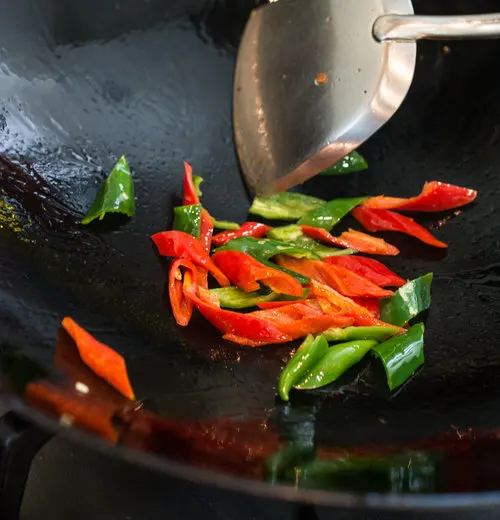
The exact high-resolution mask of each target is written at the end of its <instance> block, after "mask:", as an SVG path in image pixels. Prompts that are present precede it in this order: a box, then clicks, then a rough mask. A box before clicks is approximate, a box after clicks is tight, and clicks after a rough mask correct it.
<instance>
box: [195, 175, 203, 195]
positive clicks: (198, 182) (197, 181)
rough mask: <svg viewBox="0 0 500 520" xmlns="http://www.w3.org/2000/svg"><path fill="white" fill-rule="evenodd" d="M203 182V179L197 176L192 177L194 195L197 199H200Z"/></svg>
mask: <svg viewBox="0 0 500 520" xmlns="http://www.w3.org/2000/svg"><path fill="white" fill-rule="evenodd" d="M202 182H203V177H200V176H199V175H193V186H194V192H195V193H196V195H197V197H201V196H202V193H201V183H202Z"/></svg>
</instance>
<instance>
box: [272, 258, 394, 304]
mask: <svg viewBox="0 0 500 520" xmlns="http://www.w3.org/2000/svg"><path fill="white" fill-rule="evenodd" d="M276 262H277V263H278V265H280V266H281V267H284V268H286V269H290V270H292V271H295V272H297V273H300V274H302V275H304V276H307V277H308V278H310V279H311V280H316V281H318V282H320V283H324V284H325V285H328V286H330V287H332V288H333V289H335V290H336V291H338V292H339V293H341V294H343V295H344V296H350V297H362V298H363V297H364V298H384V297H386V296H390V295H392V294H393V293H392V291H387V290H386V289H382V288H381V287H379V286H378V285H375V284H374V283H372V282H370V281H369V280H367V279H366V278H363V277H362V276H359V275H358V274H356V273H355V272H353V271H350V270H349V269H346V268H344V267H341V266H337V265H331V264H327V263H325V262H320V261H316V260H308V259H304V258H300V259H299V258H290V257H287V256H282V255H280V256H278V257H276Z"/></svg>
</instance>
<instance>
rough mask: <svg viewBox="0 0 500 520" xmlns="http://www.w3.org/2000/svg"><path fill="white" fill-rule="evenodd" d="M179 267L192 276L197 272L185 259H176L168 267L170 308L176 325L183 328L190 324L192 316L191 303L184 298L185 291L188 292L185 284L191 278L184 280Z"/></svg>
mask: <svg viewBox="0 0 500 520" xmlns="http://www.w3.org/2000/svg"><path fill="white" fill-rule="evenodd" d="M181 267H184V268H185V269H190V270H191V272H192V273H193V275H194V274H195V273H196V272H197V270H196V267H195V266H194V264H193V263H192V262H191V261H189V260H187V259H185V258H176V259H175V260H174V261H173V262H172V265H171V266H170V272H169V277H168V292H169V298H170V306H171V307H172V312H173V314H174V318H175V321H176V322H177V324H178V325H181V326H182V327H185V326H186V325H188V323H189V322H190V320H191V316H192V314H193V303H192V302H191V300H190V299H189V298H186V296H185V291H186V290H189V287H187V284H188V283H189V281H190V280H192V278H189V277H185V278H184V277H183V273H182V271H181ZM183 282H184V283H183Z"/></svg>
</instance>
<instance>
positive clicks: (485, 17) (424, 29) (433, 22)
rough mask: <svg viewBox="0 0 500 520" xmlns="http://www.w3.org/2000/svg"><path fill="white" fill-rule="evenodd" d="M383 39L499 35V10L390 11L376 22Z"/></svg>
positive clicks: (375, 29)
mask: <svg viewBox="0 0 500 520" xmlns="http://www.w3.org/2000/svg"><path fill="white" fill-rule="evenodd" d="M373 35H374V37H375V39H376V40H378V41H380V42H389V41H400V42H408V41H415V40H423V39H424V40H465V39H483V38H500V13H492V14H477V15H460V16H416V15H398V14H387V15H383V16H380V17H379V18H377V20H376V21H375V24H374V25H373Z"/></svg>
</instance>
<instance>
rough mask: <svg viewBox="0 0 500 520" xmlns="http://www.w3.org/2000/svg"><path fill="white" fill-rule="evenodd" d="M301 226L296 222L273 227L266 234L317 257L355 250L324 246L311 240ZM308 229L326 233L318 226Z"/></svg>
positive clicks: (337, 254)
mask: <svg viewBox="0 0 500 520" xmlns="http://www.w3.org/2000/svg"><path fill="white" fill-rule="evenodd" d="M303 227H308V226H302V228H303ZM302 228H301V226H298V225H297V224H290V225H289V226H280V227H275V228H272V229H270V230H269V231H268V232H267V236H268V237H269V238H272V239H274V240H279V241H281V242H285V243H287V244H290V245H293V246H297V247H300V248H302V249H307V250H308V251H311V252H312V253H314V254H315V255H316V256H318V257H319V258H326V257H328V256H344V255H351V254H353V253H354V252H355V251H354V250H353V249H338V248H333V247H327V246H324V245H323V244H320V243H319V242H316V240H313V238H310V237H309V236H307V234H306V233H304V231H303V230H302ZM309 229H314V230H318V231H324V232H325V233H328V231H326V230H324V229H320V228H313V227H311V228H309ZM328 234H329V233H328ZM330 236H331V235H330ZM332 238H333V237H332ZM337 245H338V244H337Z"/></svg>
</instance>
